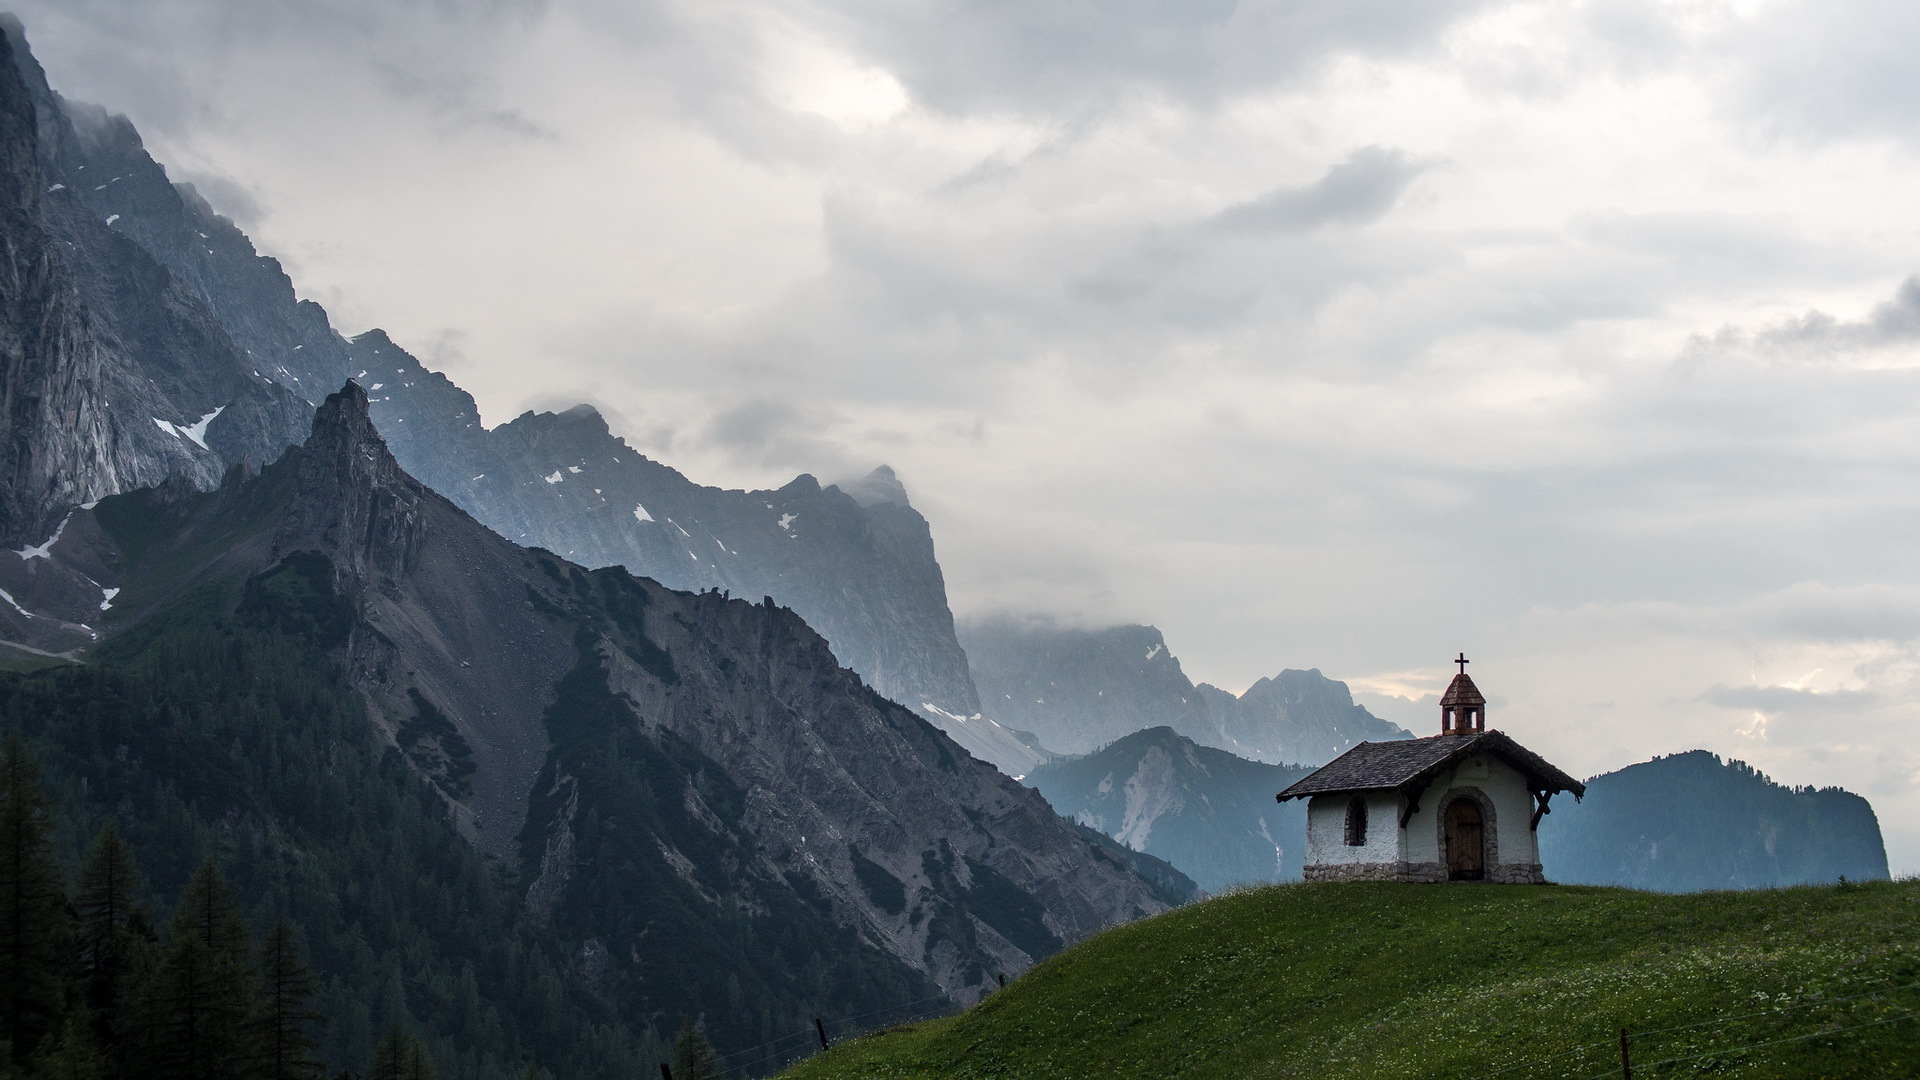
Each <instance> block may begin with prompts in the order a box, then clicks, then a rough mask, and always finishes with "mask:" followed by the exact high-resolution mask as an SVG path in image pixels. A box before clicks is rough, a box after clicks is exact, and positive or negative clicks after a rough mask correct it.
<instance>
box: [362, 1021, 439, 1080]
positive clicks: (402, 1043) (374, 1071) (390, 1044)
mask: <svg viewBox="0 0 1920 1080" xmlns="http://www.w3.org/2000/svg"><path fill="white" fill-rule="evenodd" d="M367 1080H433V1059H432V1058H429V1057H428V1056H427V1048H426V1047H424V1046H422V1045H420V1040H419V1039H416V1038H414V1037H413V1036H412V1035H410V1034H408V1033H407V1032H405V1031H402V1030H401V1028H400V1025H399V1024H395V1025H393V1026H392V1027H391V1028H388V1029H387V1035H386V1037H385V1038H383V1039H381V1040H380V1045H378V1046H376V1047H374V1048H373V1068H371V1069H369V1070H367Z"/></svg>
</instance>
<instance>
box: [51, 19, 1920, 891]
mask: <svg viewBox="0 0 1920 1080" xmlns="http://www.w3.org/2000/svg"><path fill="white" fill-rule="evenodd" d="M20 14H21V15H22V17H23V18H24V19H25V20H26V22H27V25H28V31H29V35H30V37H31V38H32V40H33V41H34V42H35V45H36V47H37V49H38V51H39V53H40V55H41V57H42V59H43V60H44V61H45V62H46V64H47V66H48V68H49V70H50V72H51V74H52V76H53V78H54V80H55V81H56V83H57V84H58V85H59V86H60V87H61V88H63V89H64V90H66V91H67V92H68V93H70V94H71V95H72V96H75V97H78V98H82V99H88V100H95V101H99V102H101V103H103V104H106V105H107V106H109V107H110V108H113V109H116V110H121V111H126V112H128V113H129V114H131V115H132V116H133V118H134V119H135V121H136V122H137V123H138V124H139V125H140V126H141V128H142V130H143V131H144V132H145V133H146V135H147V136H148V138H149V140H150V141H151V143H152V145H153V147H154V149H155V151H156V153H157V155H158V156H160V157H161V158H162V159H163V160H164V161H166V162H167V163H168V164H169V166H170V167H171V168H172V169H173V170H174V172H175V174H176V175H177V176H184V177H189V178H192V179H194V180H195V181H196V182H197V183H200V184H201V185H202V187H203V189H204V190H206V191H207V192H208V194H209V195H210V197H211V198H212V199H213V200H214V202H215V203H216V205H218V206H221V207H223V208H225V209H227V210H228V211H229V212H231V213H234V214H235V215H236V216H238V217H241V218H242V219H243V224H245V225H246V226H247V227H248V228H249V229H250V230H251V231H252V232H253V234H254V236H255V238H256V239H257V240H258V241H260V242H261V244H262V246H263V247H265V248H266V249H267V250H269V251H270V252H272V253H274V254H276V255H279V256H281V257H283V258H284V259H286V261H287V263H288V266H289V269H290V271H291V272H292V274H293V276H294V278H295V280H296V281H297V282H299V283H300V284H301V286H302V288H303V289H304V290H305V291H306V292H307V293H308V294H309V295H312V296H314V297H315V298H317V299H319V300H321V301H322V302H323V303H325V304H327V305H328V307H329V309H330V310H332V311H333V313H334V314H335V316H336V320H337V321H338V322H339V323H340V324H341V325H342V326H343V327H344V328H346V329H349V330H357V329H361V328H364V327H365V326H369V325H375V324H378V325H381V326H384V327H386V328H387V329H389V330H390V331H392V332H393V333H394V334H395V336H396V337H397V338H398V339H399V340H401V341H402V342H404V343H406V344H407V345H409V346H410V347H412V348H415V349H417V350H418V351H420V352H421V353H423V354H424V355H426V356H427V357H428V358H429V359H430V360H432V361H434V362H437V363H439V364H441V365H443V366H445V367H446V368H447V369H448V370H449V372H450V374H452V375H453V376H454V377H455V378H456V379H457V380H458V381H460V382H461V383H462V384H463V385H466V386H468V387H469V388H471V389H473V390H474V391H475V392H476V393H477V394H478V396H479V397H480V400H481V405H482V407H483V409H484V410H485V411H486V414H487V416H488V417H489V418H490V419H494V420H497V419H502V418H504V417H506V416H508V415H511V414H513V413H515V412H517V411H518V410H519V409H521V408H523V407H526V406H528V405H538V406H541V407H554V406H564V405H566V404H570V403H571V402H572V401H574V400H578V399H581V398H588V399H591V400H594V401H596V402H598V403H600V404H602V405H603V406H604V407H606V408H607V410H608V412H609V414H610V415H611V416H613V417H615V418H616V420H617V426H618V427H619V428H620V429H621V430H622V431H623V432H624V433H625V434H628V435H629V436H630V437H631V438H633V440H634V441H635V442H636V444H638V445H640V446H642V447H643V448H645V449H647V450H649V451H650V452H653V453H655V454H656V455H658V456H660V457H662V458H663V459H665V460H667V461H668V462H670V463H671V464H674V465H676V466H678V467H680V468H682V469H683V470H685V471H687V472H688V473H689V474H691V475H692V476H694V477H695V478H696V479H699V480H702V481H704V482H709V483H716V482H725V483H735V484H756V485H757V484H774V483H779V482H782V481H784V480H785V479H787V478H788V477H789V476H790V475H791V474H792V473H793V472H795V471H799V470H803V469H804V470H810V471H814V472H817V473H820V474H822V475H823V476H824V477H826V478H828V479H832V478H834V477H837V476H842V475H848V474H852V473H855V472H858V471H864V470H865V469H867V468H869V467H871V466H872V465H873V464H876V463H878V462H880V461H886V462H889V463H891V464H892V465H894V466H895V467H896V468H897V469H898V470H899V471H900V474H901V475H902V477H903V478H904V480H905V481H906V483H907V485H908V486H909V488H910V489H911V491H912V493H913V497H914V501H915V503H916V505H919V506H920V507H921V508H922V509H923V510H924V511H925V512H926V513H927V514H928V516H929V517H930V518H931V519H932V521H933V523H934V528H935V535H936V538H937V540H938V542H939V545H940V550H941V555H942V560H943V563H944V565H945V567H946V570H947V576H948V582H949V585H950V587H951V589H952V592H953V597H954V601H955V605H956V607H957V608H958V609H959V610H961V611H962V612H963V613H966V612H972V613H985V612H991V611H995V610H1005V609H1013V610H1021V609H1040V610H1044V611H1048V612H1051V613H1054V614H1057V615H1061V616H1063V617H1066V618H1069V619H1077V620H1081V621H1086V622H1105V621H1111V620H1116V619H1127V620H1141V621H1151V622H1154V623H1156V624H1158V625H1159V626H1161V627H1162V628H1163V629H1164V630H1165V631H1166V632H1167V635H1168V638H1169V639H1170V643H1171V644H1172V646H1173V648H1174V649H1175V651H1176V652H1177V653H1178V654H1180V655H1181V657H1182V659H1183V661H1184V663H1185V665H1186V667H1187V669H1188V671H1189V672H1190V673H1192V674H1193V675H1194V676H1195V677H1196V678H1203V679H1207V680H1210V681H1213V682H1215V683H1218V684H1221V685H1225V686H1229V687H1238V686H1243V685H1245V684H1246V683H1249V682H1251V681H1252V680H1253V679H1255V678H1257V677H1259V676H1261V675H1266V674H1272V673H1273V672H1275V671H1277V670H1278V669H1279V668H1281V667H1284V666H1295V667H1306V666H1317V667H1319V668H1321V669H1323V670H1324V671H1326V672H1327V673H1328V674H1330V675H1333V676H1336V677H1343V678H1348V679H1351V680H1353V682H1354V685H1355V686H1356V688H1359V689H1362V690H1365V691H1369V692H1374V693H1378V694H1382V695H1392V696H1395V697H1398V698H1401V699H1403V700H1405V701H1408V702H1411V701H1414V700H1415V699H1418V698H1419V697H1420V696H1421V695H1422V694H1423V693H1431V692H1433V691H1435V690H1437V689H1438V688H1439V686H1440V685H1441V684H1442V683H1443V682H1444V679H1445V676H1446V673H1447V671H1449V670H1450V669H1449V668H1448V667H1447V666H1446V665H1445V664H1444V663H1443V662H1442V661H1443V660H1444V658H1445V657H1448V656H1451V655H1452V654H1453V652H1454V650H1456V649H1460V648H1464V649H1466V650H1467V652H1468V653H1469V655H1471V656H1475V657H1476V663H1477V666H1476V667H1475V669H1474V670H1475V674H1476V675H1477V676H1478V677H1480V679H1481V682H1482V685H1483V686H1484V687H1485V688H1486V689H1487V690H1488V691H1489V693H1490V694H1491V695H1492V696H1493V697H1494V699H1495V712H1494V719H1495V722H1496V724H1499V725H1504V726H1508V727H1509V728H1510V729H1511V730H1513V731H1515V732H1516V733H1517V734H1519V735H1520V736H1521V737H1522V738H1524V739H1525V740H1526V741H1528V742H1529V743H1530V744H1532V745H1536V746H1537V747H1538V748H1540V749H1541V750H1542V751H1544V752H1546V753H1548V754H1549V755H1550V756H1553V757H1555V758H1557V759H1560V760H1561V761H1562V762H1563V764H1565V765H1566V766H1567V767H1569V768H1570V769H1573V770H1574V771H1577V772H1591V771H1598V770H1600V769H1603V768H1611V767H1616V766H1619V765H1622V764H1626V763H1628V762H1630V761H1633V760H1637V759H1640V758H1643V757H1645V756H1647V755H1648V754H1651V753H1661V752H1671V751H1677V750H1684V749H1688V748H1691V747H1694V746H1704V747H1706V748H1708V749H1712V750H1715V751H1718V752H1721V753H1723V754H1729V755H1734V756H1740V757H1743V758H1746V759H1747V760H1750V761H1752V762H1754V763H1755V764H1756V765H1758V766H1760V767H1762V768H1764V769H1766V770H1768V771H1770V772H1771V773H1773V774H1774V775H1775V776H1776V777H1777V778H1779V779H1781V780H1784V781H1787V782H1793V783H1816V784H1830V783H1837V784H1844V785H1846V786H1849V787H1851V788H1853V789H1855V790H1859V791H1862V792H1864V793H1866V794H1868V795H1869V796H1870V797H1872V798H1873V799H1874V800H1875V804H1876V806H1877V807H1878V808H1879V809H1880V813H1881V818H1882V822H1883V825H1884V826H1885V827H1886V828H1887V831H1888V839H1889V844H1890V848H1891V850H1892V853H1893V855H1894V859H1895V862H1896V864H1897V865H1898V866H1899V867H1901V868H1903V869H1907V870H1913V869H1920V829H1917V828H1916V827H1914V826H1910V825H1908V824H1907V822H1909V821H1914V820H1920V794H1916V782H1920V754H1916V752H1915V751H1913V750H1911V749H1909V747H1911V746H1912V745H1913V744H1914V738H1913V736H1914V734H1915V725H1916V715H1915V713H1916V710H1917V709H1920V662H1917V661H1916V655H1917V643H1920V599H1916V597H1920V573H1916V571H1915V569H1914V558H1913V554H1912V543H1911V540H1910V538H1911V537H1912V536H1914V535H1916V526H1920V482H1916V473H1917V471H1920V434H1917V433H1920V424H1916V422H1915V421H1916V419H1920V415H1916V414H1920V370H1916V368H1920V286H1916V285H1914V284H1913V283H1912V281H1911V279H1912V276H1913V275H1915V274H1916V273H1920V228H1917V227H1916V225H1915V223H1914V219H1913V217H1912V214H1911V212H1910V203H1911V195H1910V192H1911V188H1912V184H1911V182H1910V181H1909V180H1908V177H1909V176H1910V175H1911V173H1912V172H1913V170H1914V166H1915V160H1914V158H1915V153H1914V151H1915V144H1916V140H1920V75H1916V74H1915V72H1916V68H1915V67H1914V65H1913V64H1912V63H1911V59H1910V58H1911V57H1912V56H1913V55H1914V52H1915V48H1916V46H1920V15H1916V14H1914V9H1913V8H1912V6H1911V5H1908V4H1896V3H1893V2H1892V0H1852V2H1845V3H1837V2H1828V3H1815V2H1812V0H1775V2H1767V3H1758V2H1756V3H1718V2H1707V0H1702V2H1697V3H1695V2H1686V0H1676V2H1659V0H1642V2H1608V3H1576V2H1571V0H1569V2H1565V3H1497V2H1488V3H1469V2H1457V3H1432V2H1425V3H1416V2H1408V0H1366V2H1364V3H1333V2H1322V3H1284V2H1280V0H1243V2H1240V3H1226V2H1204V3H1193V2H1186V3H1159V2H1147V0H1127V2H1124V3H1097V4H1096V3H1092V2H1091V0H1086V2H1081V0H1056V2H1053V3H1046V4H1025V5H984V4H962V3H947V2H936V0H921V2H917V3H891V2H890V3H874V2H870V0H816V2H812V3H801V4H787V5H761V4H754V3H746V2H719V0H713V2H706V3H699V4H695V3H680V2H673V0H651V2H619V3H615V2H612V0H606V2H593V0H576V2H560V0H555V2H552V3H533V2H528V3H509V2H505V0H499V2H485V0H471V2H466V3H460V2H453V0H444V2H439V3H432V4H428V3H401V4H394V3H384V2H379V3H376V2H374V0H331V2H328V3H321V4H293V3H259V2H258V0H253V2H242V0H167V2H162V3H155V4H147V5H126V4H123V3H120V2H118V0H113V2H109V0H60V2H59V3H54V2H52V0H32V2H30V3H27V4H25V5H24V6H23V7H22V8H21V9H20ZM1369 700H1375V701H1377V702H1381V705H1380V707H1381V708H1383V709H1388V708H1393V707H1395V706H1394V705H1393V703H1392V702H1391V701H1386V700H1384V699H1380V698H1373V699H1369ZM1398 707H1399V708H1402V709H1404V710H1407V711H1406V712H1405V714H1404V717H1402V716H1396V717H1395V718H1396V719H1403V722H1406V723H1408V724H1409V726H1413V727H1415V728H1416V729H1417V730H1423V731H1424V730H1426V729H1428V728H1430V726H1431V718H1430V716H1429V715H1428V714H1429V713H1430V712H1431V711H1432V710H1431V709H1430V708H1429V707H1428V704H1419V705H1413V704H1404V705H1400V706H1398Z"/></svg>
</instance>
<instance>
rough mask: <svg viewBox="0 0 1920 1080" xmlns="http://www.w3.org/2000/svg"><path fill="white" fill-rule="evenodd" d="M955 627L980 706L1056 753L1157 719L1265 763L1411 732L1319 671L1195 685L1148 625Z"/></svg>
mask: <svg viewBox="0 0 1920 1080" xmlns="http://www.w3.org/2000/svg"><path fill="white" fill-rule="evenodd" d="M959 633H960V640H961V643H962V645H963V646H964V647H965V649H966V651H967V656H968V658H969V661H970V662H971V664H972V668H973V677H974V682H975V684H976V685H977V686H978V687H979V688H980V696H981V699H982V700H983V701H984V702H985V708H986V710H987V711H988V712H989V713H991V714H992V715H994V716H996V717H998V718H1000V719H1002V720H1004V721H1006V722H1007V723H1008V724H1009V725H1010V726H1013V727H1016V728H1021V729H1024V730H1027V731H1031V732H1032V733H1033V734H1034V735H1035V736H1036V737H1037V738H1038V739H1039V741H1040V742H1041V743H1043V744H1044V745H1046V746H1047V747H1048V748H1050V749H1052V750H1055V751H1058V752H1060V753H1067V754H1075V753H1081V754H1083V753H1088V752H1090V751H1092V750H1095V749H1097V748H1099V747H1101V746H1104V745H1106V744H1108V743H1110V742H1113V741H1114V740H1116V739H1119V738H1122V737H1123V736H1125V735H1128V734H1130V733H1132V732H1135V731H1139V730H1142V729H1144V728H1149V727H1156V726H1161V725H1164V726H1167V727H1171V728H1172V729H1174V730H1175V731H1178V732H1179V733H1181V734H1182V735H1185V736H1187V737H1188V738H1190V739H1192V740H1194V741H1195V742H1198V743H1200V744H1201V745H1203V746H1211V747H1215V748H1218V749H1222V750H1227V751H1230V752H1232V753H1234V754H1238V755H1240V756H1242V757H1247V758H1252V759H1254V760H1257V761H1267V762H1274V763H1280V762H1304V763H1311V764H1319V763H1324V762H1327V761H1331V760H1332V759H1333V758H1335V757H1337V756H1338V755H1339V754H1340V753H1341V752H1343V751H1345V750H1347V749H1348V748H1349V747H1352V746H1353V745H1355V744H1356V743H1360V742H1366V741H1368V740H1372V741H1375V742H1378V741H1380V740H1383V739H1405V738H1409V737H1410V733H1409V732H1407V731H1406V729H1404V728H1402V727H1400V726H1399V725H1397V724H1392V723H1388V722H1387V721H1385V720H1382V719H1380V718H1379V717H1376V716H1374V715H1373V714H1371V713H1369V712H1367V711H1366V709H1364V708H1362V707H1361V706H1358V705H1355V704H1354V703H1353V695H1352V694H1351V692H1349V691H1348V689H1347V686H1346V684H1345V683H1342V682H1338V681H1335V680H1333V679H1329V678H1327V677H1326V676H1324V675H1322V674H1320V672H1318V671H1294V670H1287V671H1282V672H1281V673H1280V674H1279V675H1277V676H1275V677H1273V678H1270V679H1261V680H1260V681H1259V682H1257V683H1255V684H1254V685H1253V686H1252V687H1250V688H1248V690H1247V692H1246V693H1245V694H1242V695H1240V696H1239V697H1237V698H1236V697H1234V695H1232V694H1230V693H1228V692H1227V691H1225V690H1222V689H1220V688H1219V687H1217V686H1211V685H1209V684H1207V683H1201V684H1199V685H1198V686H1196V685H1194V684H1193V682H1192V681H1191V680H1189V679H1188V678H1187V675H1186V672H1184V671H1182V670H1181V667H1180V661H1179V659H1178V658H1177V657H1175V656H1174V655H1173V653H1172V652H1171V651H1170V650H1168V648H1167V643H1166V640H1165V639H1164V638H1163V637H1162V636H1161V634H1160V631H1159V630H1157V629H1155V628H1153V627H1151V626H1115V627H1108V628H1105V629H1100V630H1079V629H1069V628H1063V627H1057V626H1053V625H1049V624H1025V623H1015V622H1010V621H1004V620H994V621H984V622H978V623H968V624H963V625H962V626H961V627H960V630H959Z"/></svg>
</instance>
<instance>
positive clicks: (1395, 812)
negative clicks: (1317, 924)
mask: <svg viewBox="0 0 1920 1080" xmlns="http://www.w3.org/2000/svg"><path fill="white" fill-rule="evenodd" d="M1455 663H1457V664H1459V665H1460V674H1458V675H1455V676H1454V677H1453V682H1452V683H1451V684H1449V685H1448V687H1447V692H1446V693H1445V694H1444V695H1442V696H1441V698H1440V734H1438V735H1432V736H1428V737H1427V738H1424V739H1401V740H1398V741H1395V742H1377V743H1376V742H1363V743H1361V744H1359V745H1358V746H1355V747H1354V748H1353V749H1351V750H1348V751H1347V752H1346V753H1344V754H1341V755H1340V756H1339V757H1337V758H1334V759H1333V760H1332V761H1330V762H1328V763H1327V764H1326V765H1324V766H1322V767H1321V768H1320V769H1318V770H1316V771H1315V772H1313V773H1311V774H1309V775H1308V776H1305V777H1303V778H1302V779H1301V780H1300V781H1299V782H1297V783H1295V784H1294V785H1293V786H1292V787H1289V788H1287V790H1285V791H1283V792H1281V793H1280V794H1279V795H1277V796H1275V798H1277V799H1278V800H1279V801H1281V802H1285V801H1287V800H1288V799H1306V800H1307V858H1306V863H1307V865H1306V878H1307V880H1308V881H1489V882H1499V883H1505V884H1529V883H1538V882H1542V881H1545V880H1546V879H1545V877H1543V876H1542V874H1541V866H1540V847H1539V844H1538V843H1537V837H1536V834H1537V830H1538V829H1539V827H1540V819H1541V817H1543V816H1544V815H1545V814H1546V813H1547V803H1548V801H1549V800H1550V799H1552V798H1553V796H1554V795H1556V794H1558V793H1559V792H1562V791H1567V792H1571V793H1572V794H1573V797H1574V798H1575V799H1579V798H1580V797H1581V796H1582V795H1584V794H1585V793H1586V790H1587V789H1586V785H1585V784H1582V783H1581V782H1580V781H1578V780H1575V779H1574V778H1572V777H1570V776H1568V775H1567V774H1566V773H1563V772H1561V771H1560V770H1559V769H1556V768H1554V767H1553V766H1552V765H1550V764H1548V763H1547V761H1546V759H1544V758H1542V757H1540V755H1538V754H1535V753H1534V752H1533V751H1531V750H1528V749H1527V748H1526V747H1524V746H1521V745H1520V744H1519V743H1517V742H1514V741H1513V740H1512V739H1510V738H1508V737H1507V736H1505V735H1502V734H1501V733H1500V732H1498V731H1489V730H1487V699H1486V698H1485V697H1484V696H1483V695H1482V694H1481V693H1480V688H1479V687H1477V686H1475V685H1474V684H1473V680H1472V679H1470V678H1468V677H1467V658H1466V655H1465V654H1464V653H1463V654H1461V655H1460V657H1459V658H1458V659H1457V660H1456V661H1455Z"/></svg>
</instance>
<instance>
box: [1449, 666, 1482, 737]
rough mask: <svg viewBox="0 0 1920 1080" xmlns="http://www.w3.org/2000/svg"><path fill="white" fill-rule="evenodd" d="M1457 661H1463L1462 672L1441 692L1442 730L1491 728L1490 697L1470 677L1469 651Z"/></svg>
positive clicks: (1477, 731) (1473, 732) (1469, 731)
mask: <svg viewBox="0 0 1920 1080" xmlns="http://www.w3.org/2000/svg"><path fill="white" fill-rule="evenodd" d="M1453 662H1454V663H1456V664H1459V665H1460V674H1458V675H1455V676H1454V677H1453V681H1452V682H1451V683H1448V684H1447V692H1446V693H1444V694H1442V695H1440V734H1442V735H1478V734H1480V733H1481V732H1483V731H1485V730H1487V699H1486V697H1485V696H1484V695H1482V694H1481V693H1480V688H1479V687H1477V686H1475V685H1473V680H1472V679H1469V678H1467V664H1468V663H1470V661H1469V660H1468V659H1467V654H1466V653H1461V654H1460V655H1459V656H1457V657H1455V658H1454V661H1453Z"/></svg>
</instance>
